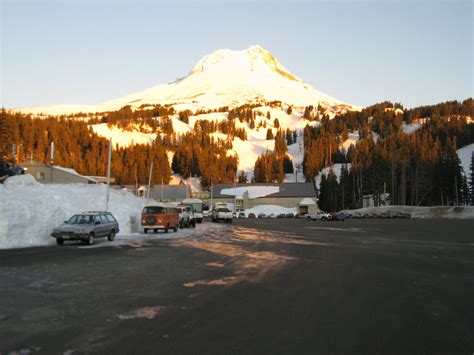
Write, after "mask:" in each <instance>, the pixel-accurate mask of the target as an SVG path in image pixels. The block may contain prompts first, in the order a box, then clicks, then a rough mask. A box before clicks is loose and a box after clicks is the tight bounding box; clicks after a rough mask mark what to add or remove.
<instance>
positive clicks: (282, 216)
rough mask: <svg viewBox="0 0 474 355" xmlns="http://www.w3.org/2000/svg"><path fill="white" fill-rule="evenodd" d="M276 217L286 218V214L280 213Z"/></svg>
mask: <svg viewBox="0 0 474 355" xmlns="http://www.w3.org/2000/svg"><path fill="white" fill-rule="evenodd" d="M276 217H277V218H285V214H284V213H279V214H277V216H276Z"/></svg>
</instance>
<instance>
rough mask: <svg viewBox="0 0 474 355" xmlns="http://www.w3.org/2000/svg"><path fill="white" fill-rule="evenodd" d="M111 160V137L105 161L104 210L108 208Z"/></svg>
mask: <svg viewBox="0 0 474 355" xmlns="http://www.w3.org/2000/svg"><path fill="white" fill-rule="evenodd" d="M111 160H112V138H110V140H109V159H108V161H107V192H106V195H105V210H106V211H108V210H109V189H110V162H111Z"/></svg>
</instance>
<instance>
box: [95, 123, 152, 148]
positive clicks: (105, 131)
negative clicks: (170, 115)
mask: <svg viewBox="0 0 474 355" xmlns="http://www.w3.org/2000/svg"><path fill="white" fill-rule="evenodd" d="M91 127H92V130H93V131H94V133H96V134H97V135H99V136H101V137H104V138H107V139H110V138H112V143H113V146H114V147H115V146H116V145H117V144H118V145H119V147H128V146H129V145H132V144H152V143H153V141H154V140H155V139H156V134H155V133H142V132H139V131H138V130H133V131H125V130H123V129H121V128H118V127H116V126H114V127H112V128H110V127H109V126H108V125H107V123H99V124H95V125H92V126H91Z"/></svg>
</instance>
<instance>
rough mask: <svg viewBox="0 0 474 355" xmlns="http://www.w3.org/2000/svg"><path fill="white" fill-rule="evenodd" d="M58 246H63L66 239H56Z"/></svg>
mask: <svg viewBox="0 0 474 355" xmlns="http://www.w3.org/2000/svg"><path fill="white" fill-rule="evenodd" d="M56 244H58V245H63V244H64V239H63V238H56Z"/></svg>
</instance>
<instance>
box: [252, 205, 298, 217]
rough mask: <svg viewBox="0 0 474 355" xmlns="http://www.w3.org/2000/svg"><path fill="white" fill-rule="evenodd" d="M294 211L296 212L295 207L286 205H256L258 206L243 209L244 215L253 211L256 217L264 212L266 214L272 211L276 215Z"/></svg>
mask: <svg viewBox="0 0 474 355" xmlns="http://www.w3.org/2000/svg"><path fill="white" fill-rule="evenodd" d="M296 212H297V208H296V207H290V208H286V207H281V206H276V205H258V206H255V207H252V208H248V209H246V210H245V211H244V213H245V215H246V216H248V215H249V213H253V214H255V216H256V217H257V216H258V214H259V213H265V214H266V215H267V216H268V215H269V214H272V213H273V214H275V216H276V215H278V214H280V213H284V214H287V213H293V214H295V213H296Z"/></svg>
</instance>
